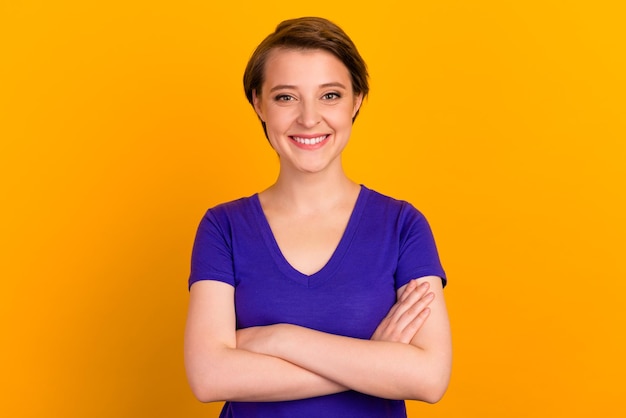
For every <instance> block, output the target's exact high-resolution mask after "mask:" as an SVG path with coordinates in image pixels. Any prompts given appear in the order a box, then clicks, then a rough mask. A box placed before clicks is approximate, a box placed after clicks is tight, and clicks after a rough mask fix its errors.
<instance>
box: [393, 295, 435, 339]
mask: <svg viewBox="0 0 626 418" xmlns="http://www.w3.org/2000/svg"><path fill="white" fill-rule="evenodd" d="M434 299H435V294H434V293H432V292H430V293H427V294H426V295H424V296H423V297H421V298H419V299H418V300H417V301H415V303H414V304H413V305H411V306H409V307H408V308H407V309H406V310H405V311H404V312H403V313H402V314H401V315H400V316H399V317H398V318H397V319H396V327H398V329H399V330H401V332H403V331H404V328H406V327H407V326H408V325H409V324H410V323H411V322H412V321H413V320H414V319H415V318H417V317H418V316H419V315H420V313H422V312H423V311H424V309H426V308H427V307H428V305H430V303H431V302H432V301H433V300H434Z"/></svg>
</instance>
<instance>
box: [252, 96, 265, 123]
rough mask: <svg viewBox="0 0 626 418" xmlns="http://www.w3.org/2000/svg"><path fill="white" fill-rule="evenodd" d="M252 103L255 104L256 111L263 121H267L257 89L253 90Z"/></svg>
mask: <svg viewBox="0 0 626 418" xmlns="http://www.w3.org/2000/svg"><path fill="white" fill-rule="evenodd" d="M252 105H253V106H254V111H255V112H256V114H257V116H258V117H259V119H261V122H265V117H264V116H263V109H262V108H261V99H260V98H259V96H257V94H256V90H252Z"/></svg>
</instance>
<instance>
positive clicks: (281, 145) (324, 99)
mask: <svg viewBox="0 0 626 418" xmlns="http://www.w3.org/2000/svg"><path fill="white" fill-rule="evenodd" d="M361 100H362V96H361V95H356V96H355V95H354V93H353V91H352V79H351V77H350V73H349V72H348V69H347V68H346V66H345V65H344V64H343V63H342V62H341V61H340V60H339V59H338V58H337V57H335V56H334V55H333V54H331V53H329V52H326V51H323V50H317V49H314V50H294V49H274V50H273V51H271V52H270V54H269V56H268V58H267V61H266V63H265V81H264V83H263V85H262V86H261V94H260V95H259V94H256V92H255V94H254V95H253V102H254V108H255V109H256V111H257V113H258V115H259V117H260V118H261V120H263V121H264V122H265V124H266V129H267V135H268V138H269V141H270V143H271V144H272V147H273V148H274V149H275V150H276V152H277V153H278V155H279V156H280V162H281V169H286V170H296V171H300V172H307V173H314V172H319V171H323V170H325V169H327V168H329V167H341V160H340V156H341V152H342V151H343V149H344V148H345V146H346V144H347V143H348V139H349V138H350V133H351V131H352V118H353V117H354V115H355V114H356V112H357V110H358V109H359V106H360V105H361Z"/></svg>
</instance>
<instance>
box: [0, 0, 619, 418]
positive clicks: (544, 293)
mask: <svg viewBox="0 0 626 418" xmlns="http://www.w3.org/2000/svg"><path fill="white" fill-rule="evenodd" d="M301 3H302V4H304V3H306V4H310V5H302V4H301ZM304 3H303V2H293V1H274V2H257V1H254V2H247V3H246V2H243V3H242V2H222V1H220V2H212V1H210V0H205V1H200V0H197V1H192V0H182V1H176V2H164V1H120V0H113V1H107V2H90V1H77V0H76V1H72V0H56V1H44V0H40V1H35V0H22V1H20V0H2V1H0V54H1V55H0V59H1V61H0V138H1V146H0V187H1V189H0V198H1V200H2V202H1V205H0V211H1V221H0V222H1V223H0V226H1V231H0V233H1V235H0V237H1V240H2V242H1V245H2V248H1V249H0V250H1V251H0V257H1V258H0V260H1V271H0V274H1V285H0V286H1V289H0V291H1V294H0V321H1V324H0V325H1V337H0V338H1V339H2V340H1V343H0V379H1V380H0V383H1V387H0V416H3V417H142V416H154V417H183V416H184V417H211V416H213V417H215V416H217V411H218V409H219V405H217V404H213V405H203V404H200V403H199V402H197V401H196V400H195V399H194V398H193V397H192V395H191V392H190V390H189V389H188V387H187V383H186V380H185V376H184V370H183V361H182V332H183V326H184V321H185V314H186V312H185V309H186V303H187V282H186V280H187V274H188V268H189V255H190V250H191V245H192V241H193V237H194V234H195V229H196V226H197V224H198V222H199V220H200V218H201V216H202V215H203V213H204V211H205V210H206V209H207V208H208V207H210V206H212V205H214V204H216V203H219V202H222V201H225V200H229V199H233V198H236V197H240V196H243V195H249V194H252V193H254V192H255V191H258V190H260V189H262V188H264V187H265V186H267V185H268V184H269V183H270V182H271V181H272V180H273V179H274V178H275V175H276V168H277V163H276V157H275V156H274V154H273V152H272V151H271V149H270V148H269V146H268V145H267V143H266V141H265V139H264V137H263V134H262V131H261V128H260V125H259V123H258V121H257V119H256V117H255V115H254V114H253V112H252V109H251V108H250V107H249V105H248V104H247V102H246V101H245V97H244V95H243V91H242V86H241V76H242V72H243V68H244V66H245V63H246V61H247V59H248V57H249V55H250V54H251V52H252V50H253V48H254V47H255V46H256V44H257V43H258V42H259V41H260V40H261V39H262V38H263V37H264V36H265V35H266V34H267V33H269V32H270V31H271V30H272V29H273V28H274V26H275V25H276V24H277V23H278V22H279V21H280V20H283V19H285V18H291V17H296V16H301V15H321V16H325V17H328V18H330V19H331V20H334V21H336V22H337V23H338V24H340V25H341V26H342V27H343V28H344V29H345V30H346V31H347V32H348V33H349V34H350V35H351V37H352V38H353V40H354V41H355V42H356V43H357V45H358V46H359V48H360V50H361V52H362V54H363V56H364V57H365V59H366V61H367V62H368V64H369V68H370V72H371V85H372V92H371V96H370V99H369V101H368V102H367V103H366V105H365V107H364V109H363V110H362V112H361V115H360V116H359V118H358V120H357V122H356V125H355V130H354V134H353V138H352V142H351V144H350V146H349V148H348V150H347V151H346V156H345V163H346V167H347V169H348V171H349V173H350V174H351V175H352V176H353V178H354V179H356V180H357V181H359V182H362V183H364V184H366V185H368V186H369V187H371V188H374V189H377V190H379V191H381V192H383V193H386V194H390V195H392V196H394V197H398V198H402V199H406V200H409V201H411V202H412V203H414V204H415V205H416V206H417V207H418V208H420V209H421V210H422V211H423V212H424V213H425V214H426V216H427V217H428V218H429V220H430V222H431V225H432V227H433V229H434V232H435V236H436V239H437V242H438V246H439V249H440V253H441V257H442V260H443V262H444V266H445V267H446V269H447V272H448V275H449V278H450V285H449V287H448V288H447V289H446V295H447V298H448V303H449V309H450V316H451V320H452V327H453V337H454V356H455V357H454V371H453V378H452V382H451V385H450V389H449V391H448V393H447V395H446V397H445V398H444V399H443V400H442V401H441V402H440V403H439V404H436V405H423V404H419V403H417V402H410V403H409V408H410V416H413V417H422V416H424V417H553V416H568V417H587V416H602V417H621V416H625V415H626V407H625V406H624V403H623V401H624V395H626V389H625V384H624V375H625V374H626V360H625V359H624V355H625V354H626V345H625V343H624V332H625V330H626V313H625V307H624V304H625V302H624V297H625V296H626V292H625V290H626V280H625V279H626V267H625V265H626V263H625V262H624V259H625V255H626V244H625V242H624V240H625V237H626V221H625V215H624V214H625V213H626V203H625V195H626V169H625V166H626V145H625V142H626V122H625V121H626V118H625V111H626V106H625V100H626V99H625V97H626V85H625V84H626V83H625V74H626V63H625V56H626V50H625V49H626V47H625V46H624V45H625V41H626V36H625V34H624V29H623V28H624V21H626V15H625V13H624V12H625V10H624V6H622V4H623V2H622V1H618V0H615V1H603V0H596V1H566V0H563V1H556V0H544V1H534V0H533V1H522V0H520V1H500V0H492V1H487V0H477V1H461V0H458V1H453V0H431V1H416V2H409V1H405V2H401V1H394V0H387V1H384V2H379V3H377V4H371V5H368V4H367V3H366V2H362V1H359V2H353V3H352V4H351V3H347V2H346V3H342V2H339V1H337V0H332V1H327V0H320V1H317V2H304Z"/></svg>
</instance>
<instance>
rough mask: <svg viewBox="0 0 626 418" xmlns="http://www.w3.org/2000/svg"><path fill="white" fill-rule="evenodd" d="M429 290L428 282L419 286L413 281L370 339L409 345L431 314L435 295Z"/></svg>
mask: <svg viewBox="0 0 626 418" xmlns="http://www.w3.org/2000/svg"><path fill="white" fill-rule="evenodd" d="M428 289H429V284H428V282H423V283H422V284H420V285H418V284H417V280H411V281H410V282H409V284H407V285H406V287H405V289H404V292H402V295H401V296H400V298H399V299H398V301H397V302H396V303H395V304H394V305H393V306H392V307H391V309H390V310H389V313H387V316H385V318H384V319H383V320H382V321H381V323H380V324H379V325H378V327H377V328H376V331H374V334H373V335H372V337H371V338H370V339H371V340H374V341H389V342H401V343H405V344H409V343H410V342H411V340H412V339H413V337H414V336H415V334H417V332H418V331H419V330H420V328H422V325H424V322H426V319H427V318H428V315H429V314H430V309H429V308H428V305H429V304H430V303H431V302H432V301H433V299H434V297H435V295H434V294H433V293H432V292H431V293H426V292H427V291H428Z"/></svg>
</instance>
